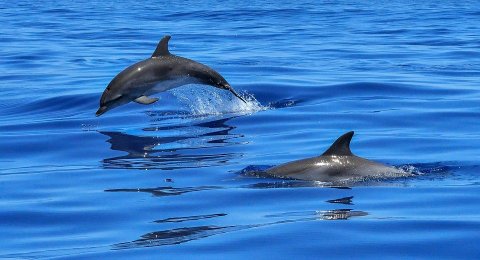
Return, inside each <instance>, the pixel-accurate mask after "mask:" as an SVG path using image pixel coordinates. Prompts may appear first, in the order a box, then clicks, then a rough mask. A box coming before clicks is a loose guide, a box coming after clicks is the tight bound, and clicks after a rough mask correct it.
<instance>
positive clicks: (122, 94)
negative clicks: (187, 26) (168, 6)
mask: <svg viewBox="0 0 480 260" xmlns="http://www.w3.org/2000/svg"><path fill="white" fill-rule="evenodd" d="M170 38H171V37H170V36H169V35H167V36H165V37H163V39H162V40H161V41H160V42H159V43H158V46H157V48H156V49H155V51H154V52H153V54H152V57H150V58H148V59H146V60H143V61H140V62H138V63H135V64H133V65H131V66H130V67H128V68H126V69H124V70H123V71H122V72H120V73H119V74H118V75H117V76H115V77H114V78H113V80H112V81H111V82H110V84H108V86H107V88H106V89H105V91H104V92H103V94H102V97H101V98H100V108H99V109H98V111H97V112H96V113H95V115H96V116H100V115H102V114H104V113H105V112H107V111H108V110H110V109H113V108H115V107H118V106H121V105H124V104H127V103H129V102H131V101H135V102H137V103H140V104H144V105H149V104H153V103H155V102H157V101H158V98H152V97H148V96H150V95H153V94H156V93H160V92H163V91H167V90H169V89H172V88H176V87H180V86H182V85H186V84H192V83H196V84H204V85H210V86H213V87H216V88H220V89H225V90H229V91H230V92H232V94H233V95H235V96H236V97H238V98H239V99H240V100H242V101H243V102H245V103H246V101H245V100H244V99H243V98H242V97H241V96H240V95H238V94H237V93H236V92H235V91H234V90H233V88H232V87H231V86H230V84H229V83H228V82H227V81H226V80H225V79H224V78H223V77H222V76H221V75H220V74H219V73H218V72H216V71H215V70H213V69H211V68H210V67H208V66H206V65H203V64H201V63H198V62H196V61H193V60H189V59H186V58H182V57H179V56H176V55H172V54H170V52H169V51H168V41H169V40H170Z"/></svg>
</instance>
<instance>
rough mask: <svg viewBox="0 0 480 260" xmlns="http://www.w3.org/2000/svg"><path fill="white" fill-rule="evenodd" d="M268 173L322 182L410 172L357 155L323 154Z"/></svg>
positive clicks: (272, 169)
mask: <svg viewBox="0 0 480 260" xmlns="http://www.w3.org/2000/svg"><path fill="white" fill-rule="evenodd" d="M267 173H268V174H270V175H273V176H276V177H282V178H291V179H299V180H312V181H322V182H340V181H349V180H358V179H365V178H369V177H372V178H387V177H388V178H392V177H402V176H407V175H408V174H407V173H405V172H403V171H401V170H398V169H396V168H393V167H388V166H385V165H383V164H379V163H376V162H372V161H369V160H366V159H363V158H360V157H357V156H322V157H316V158H309V159H304V160H299V161H294V162H290V163H286V164H282V165H279V166H276V167H272V168H270V169H268V170H267Z"/></svg>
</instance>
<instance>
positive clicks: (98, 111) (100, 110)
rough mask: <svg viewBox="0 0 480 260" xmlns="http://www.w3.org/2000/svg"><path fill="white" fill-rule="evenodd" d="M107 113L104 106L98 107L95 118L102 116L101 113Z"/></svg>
mask: <svg viewBox="0 0 480 260" xmlns="http://www.w3.org/2000/svg"><path fill="white" fill-rule="evenodd" d="M105 112H107V107H106V106H102V107H100V108H99V109H98V110H97V112H95V116H101V115H103V113H105Z"/></svg>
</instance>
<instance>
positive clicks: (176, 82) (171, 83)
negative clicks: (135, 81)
mask: <svg viewBox="0 0 480 260" xmlns="http://www.w3.org/2000/svg"><path fill="white" fill-rule="evenodd" d="M198 82H199V81H198V80H197V79H196V78H194V77H178V78H174V79H169V80H160V81H156V82H153V83H151V84H150V85H149V88H148V89H147V91H145V95H147V96H149V95H154V94H157V93H161V92H165V91H167V90H170V89H174V88H178V87H180V86H183V85H187V84H196V83H198Z"/></svg>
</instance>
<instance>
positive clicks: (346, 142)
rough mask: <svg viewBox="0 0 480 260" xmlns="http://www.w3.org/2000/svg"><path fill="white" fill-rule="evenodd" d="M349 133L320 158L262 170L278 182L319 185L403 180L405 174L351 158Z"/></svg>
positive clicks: (374, 163)
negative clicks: (323, 183) (294, 181)
mask: <svg viewBox="0 0 480 260" xmlns="http://www.w3.org/2000/svg"><path fill="white" fill-rule="evenodd" d="M353 134H354V133H353V131H351V132H348V133H345V134H344V135H342V136H340V137H339V138H338V139H337V140H336V141H335V142H334V143H333V144H332V145H331V146H330V148H329V149H327V150H326V151H325V152H324V153H323V154H322V155H320V156H317V157H313V158H307V159H302V160H297V161H293V162H289V163H285V164H281V165H279V166H275V167H272V168H269V169H267V170H266V173H267V174H270V175H273V176H275V177H281V178H291V179H299V180H311V181H321V182H333V183H335V182H345V181H354V180H362V179H365V178H387V177H400V176H407V175H409V174H408V173H406V172H404V171H401V170H398V169H396V168H393V167H389V166H386V165H383V164H380V163H377V162H373V161H370V160H367V159H364V158H361V157H358V156H356V155H354V154H353V153H352V152H351V151H350V141H351V139H352V137H353Z"/></svg>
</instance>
